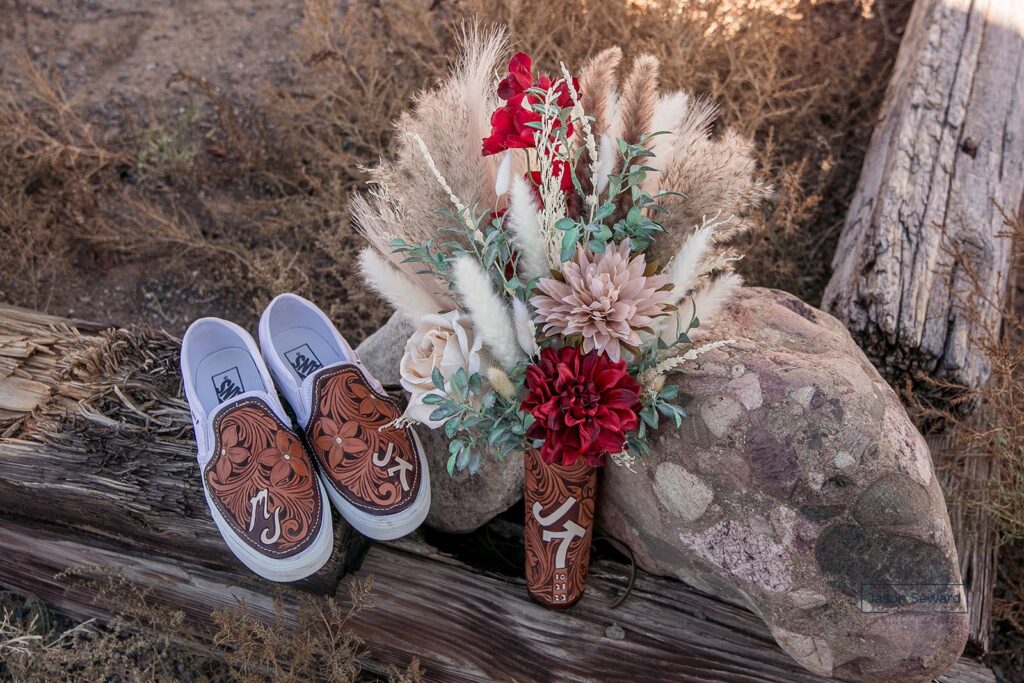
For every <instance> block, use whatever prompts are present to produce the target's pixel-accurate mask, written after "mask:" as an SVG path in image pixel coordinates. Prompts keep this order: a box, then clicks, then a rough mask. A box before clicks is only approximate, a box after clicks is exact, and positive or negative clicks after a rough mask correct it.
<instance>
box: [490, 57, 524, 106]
mask: <svg viewBox="0 0 1024 683" xmlns="http://www.w3.org/2000/svg"><path fill="white" fill-rule="evenodd" d="M532 86H533V59H531V58H530V55H528V54H526V53H525V52H517V53H515V54H514V55H512V59H510V60H508V76H505V78H503V79H502V81H501V83H499V84H498V97H500V98H501V99H503V100H508V99H510V98H511V97H512V96H513V95H518V94H519V93H521V92H523V91H524V90H526V89H527V88H530V87H532Z"/></svg>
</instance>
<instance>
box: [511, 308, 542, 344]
mask: <svg viewBox="0 0 1024 683" xmlns="http://www.w3.org/2000/svg"><path fill="white" fill-rule="evenodd" d="M512 320H513V322H514V323H515V326H516V341H517V342H519V348H521V349H522V350H523V352H524V353H525V354H526V355H527V356H529V357H530V358H536V357H537V356H539V355H540V347H538V346H537V328H536V327H535V326H534V324H533V319H532V318H531V317H530V310H529V309H528V308H527V307H526V303H525V302H523V301H522V300H520V299H512Z"/></svg>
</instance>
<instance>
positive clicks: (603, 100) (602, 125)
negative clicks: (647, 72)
mask: <svg viewBox="0 0 1024 683" xmlns="http://www.w3.org/2000/svg"><path fill="white" fill-rule="evenodd" d="M621 61H622V50H621V49H619V48H618V47H610V48H608V49H607V50H604V51H602V52H600V53H598V54H597V55H596V56H595V57H593V58H592V59H591V60H590V61H589V62H587V64H586V65H585V66H584V67H583V69H581V70H580V76H579V82H580V91H581V97H580V101H581V102H582V104H583V110H584V111H586V112H587V114H589V115H590V116H593V117H594V134H595V135H596V136H598V137H599V136H601V135H612V137H614V133H615V131H614V130H613V128H614V126H615V120H616V115H615V114H616V110H617V106H616V104H615V101H616V100H617V99H618V95H617V94H616V92H615V91H616V88H617V87H618V79H617V78H616V71H617V70H618V68H619V63H620V62H621Z"/></svg>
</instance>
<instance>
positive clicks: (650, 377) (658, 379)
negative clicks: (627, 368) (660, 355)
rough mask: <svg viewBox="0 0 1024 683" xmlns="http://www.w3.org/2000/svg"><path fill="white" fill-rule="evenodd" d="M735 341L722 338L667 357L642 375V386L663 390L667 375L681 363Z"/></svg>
mask: <svg viewBox="0 0 1024 683" xmlns="http://www.w3.org/2000/svg"><path fill="white" fill-rule="evenodd" d="M735 343H736V340H735V339H720V340H718V341H714V342H711V343H709V344H704V345H703V346H698V347H697V348H694V349H690V350H689V351H687V352H686V353H684V354H681V355H679V356H672V357H671V358H666V359H665V360H663V361H661V362H660V363H658V364H657V365H655V366H653V367H650V368H648V369H647V370H645V371H644V373H643V374H642V375H640V386H642V387H643V388H644V390H646V391H654V392H658V391H661V388H662V387H663V386H664V384H665V375H667V374H668V373H670V372H672V371H673V370H675V369H676V368H678V367H679V366H680V365H683V364H684V363H686V362H687V361H692V360H697V359H698V358H700V357H701V356H702V355H704V354H705V353H707V352H708V351H714V350H715V349H720V348H722V347H723V346H729V345H730V344H735Z"/></svg>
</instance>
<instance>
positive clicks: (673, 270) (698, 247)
mask: <svg viewBox="0 0 1024 683" xmlns="http://www.w3.org/2000/svg"><path fill="white" fill-rule="evenodd" d="M714 232H715V223H714V220H713V219H712V220H711V221H708V220H705V221H704V224H703V225H702V226H701V227H700V228H698V229H697V230H695V231H694V232H693V233H692V234H691V235H690V236H689V237H687V238H686V241H685V242H683V244H682V246H681V247H679V251H677V252H676V254H675V256H673V257H672V261H671V262H670V263H669V264H668V267H667V268H666V269H665V274H666V275H667V276H668V281H669V283H671V284H672V298H671V299H670V300H669V301H668V303H671V304H678V303H679V302H680V301H682V299H683V297H685V296H686V295H687V294H689V293H690V292H691V291H693V288H694V287H696V286H697V283H698V282H699V280H700V277H701V275H703V274H704V273H706V272H707V270H708V253H709V252H710V251H711V250H712V248H713V247H714V246H715V242H714Z"/></svg>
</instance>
